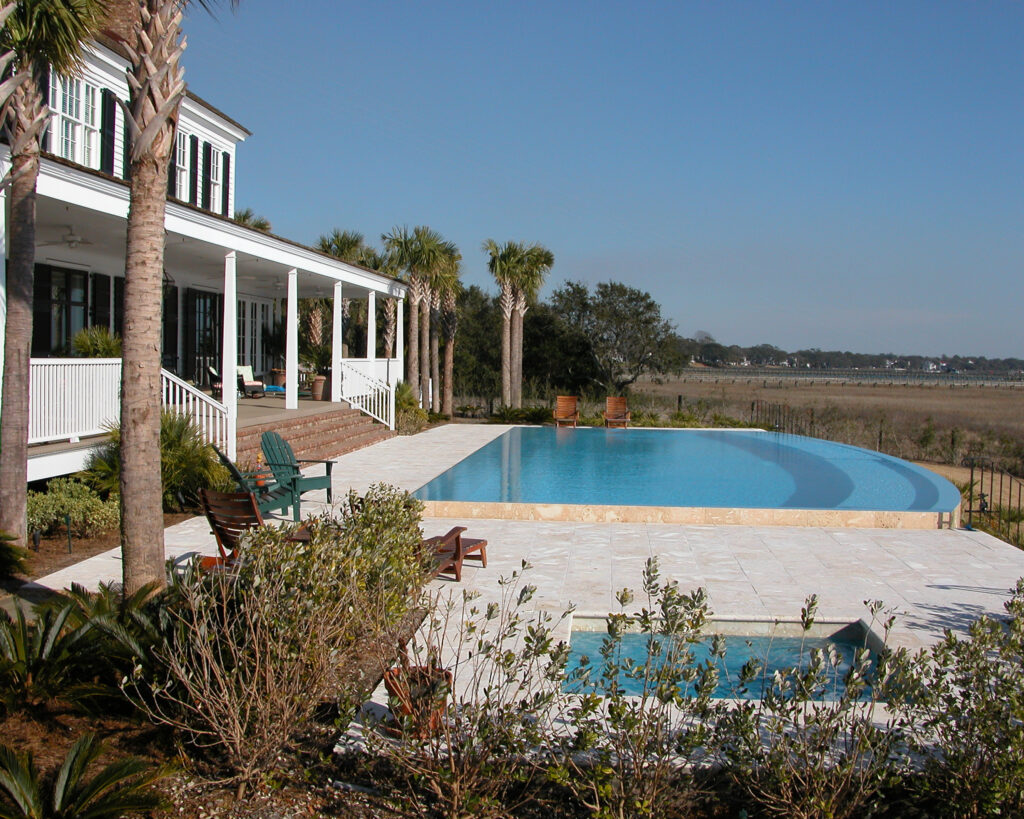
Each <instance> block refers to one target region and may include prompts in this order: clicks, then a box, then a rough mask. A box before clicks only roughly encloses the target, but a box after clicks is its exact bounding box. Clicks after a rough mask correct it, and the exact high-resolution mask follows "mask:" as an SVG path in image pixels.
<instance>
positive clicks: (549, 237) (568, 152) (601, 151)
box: [184, 0, 1024, 357]
mask: <svg viewBox="0 0 1024 819" xmlns="http://www.w3.org/2000/svg"><path fill="white" fill-rule="evenodd" d="M185 30H186V33H187V35H188V41H189V45H188V50H187V51H186V53H185V57H184V64H185V68H186V78H187V79H188V81H189V83H190V87H191V88H192V90H194V91H195V92H196V93H197V94H199V95H200V96H201V97H203V98H205V99H207V100H208V101H209V102H211V103H212V104H214V105H216V106H218V107H220V108H221V109H222V110H224V111H225V112H226V113H228V114H229V115H230V116H232V117H234V118H235V119H237V120H238V121H240V122H241V123H242V124H243V125H245V126H246V127H248V128H249V130H251V131H252V132H253V134H254V135H253V136H252V137H251V138H250V139H249V140H248V141H247V142H246V143H245V144H243V145H242V146H240V149H239V154H238V158H237V172H238V184H237V191H236V193H237V202H238V205H239V206H240V207H245V206H248V207H251V208H253V209H254V210H255V211H256V212H257V213H260V214H262V215H264V216H266V217H267V218H268V219H270V220H271V222H272V223H273V226H274V231H275V232H276V233H279V234H280V235H283V236H287V237H289V238H292V239H295V240H298V241H301V242H308V243H312V242H314V241H315V240H316V238H317V237H318V236H319V235H320V234H321V233H325V232H328V231H329V230H330V229H331V228H333V227H340V228H347V229H353V230H359V231H361V232H362V233H364V234H365V235H366V236H367V237H368V238H371V239H376V238H378V237H379V235H380V234H381V233H382V232H385V231H387V230H389V229H390V228H391V227H392V226H394V225H402V224H408V225H410V226H411V225H415V224H427V225H430V226H431V227H432V228H435V229H436V230H439V231H440V232H441V233H442V234H444V235H445V236H446V237H447V238H449V239H452V240H454V241H455V242H456V243H457V244H458V245H459V247H460V248H461V250H462V253H463V257H464V260H465V272H464V280H465V281H466V282H467V283H474V284H480V285H483V286H485V287H488V288H490V289H491V290H494V287H493V283H492V282H491V281H490V280H489V277H488V274H487V270H486V259H485V257H484V254H483V253H482V252H481V251H480V249H479V248H480V245H481V243H482V242H483V240H484V239H486V238H494V239H496V240H497V241H499V242H502V241H505V240H507V239H517V240H526V241H531V242H532V241H536V242H541V243H542V244H544V245H546V246H547V247H549V248H550V249H551V250H552V251H553V252H554V254H555V267H554V269H553V270H552V273H551V276H550V279H549V283H548V286H547V287H546V288H545V293H547V292H550V289H551V288H552V287H555V286H558V285H559V284H561V283H562V282H563V281H565V280H567V279H575V280H583V281H585V282H589V283H596V282H598V281H606V280H608V279H617V280H620V281H624V282H626V283H628V284H630V285H632V286H635V287H640V288H643V289H645V290H648V291H650V292H651V293H652V295H653V296H654V297H655V298H656V299H658V301H659V302H660V303H661V304H662V308H663V312H664V314H665V315H666V316H667V317H668V318H670V319H672V320H673V321H674V322H675V323H676V325H677V328H678V330H679V331H680V332H681V333H682V334H684V335H692V334H693V333H694V332H696V331H697V330H705V331H707V332H710V333H711V334H712V335H714V336H715V338H716V339H718V340H719V341H722V342H724V343H727V344H743V345H750V344H757V343H772V344H777V345H779V346H781V347H783V348H786V349H798V348H805V347H820V348H823V349H837V348H838V349H850V350H855V351H858V352H887V351H892V352H902V353H919V354H928V355H938V354H942V353H950V354H952V353H954V352H957V353H962V354H972V355H986V356H990V357H991V356H1000V357H1005V356H1016V357H1024V286H1022V283H1021V279H1022V272H1024V270H1022V268H1024V264H1022V262H1024V49H1022V48H1021V43H1022V42H1024V4H1021V3H1010V2H994V3H986V4H977V3H943V2H922V3H917V2H909V0H907V1H906V2H899V3H891V2H888V3H872V2H856V3H852V2H850V3H821V2H807V3H804V2H787V3H774V2H761V3H752V2H746V3H738V2H728V1H727V0H725V1H723V2H700V3H689V2H685V3H684V2H664V3H661V2H658V3H654V2H634V3H626V2H622V3H617V2H603V1H602V0H592V2H580V3H575V2H557V0H556V2H550V1H549V2H515V3H512V2H509V3H500V4H499V3H487V2H483V3H482V2H479V0H478V2H433V3H425V2H377V3H341V2H332V1H331V0H303V2H301V3H293V4H282V3H279V2H271V0H242V2H241V5H240V6H239V7H238V9H237V10H236V11H235V12H230V11H228V10H227V9H226V8H223V9H221V10H220V11H218V13H217V16H216V18H212V17H210V16H208V15H206V14H205V13H204V12H202V11H201V10H192V11H190V13H189V15H188V18H187V19H186V21H185Z"/></svg>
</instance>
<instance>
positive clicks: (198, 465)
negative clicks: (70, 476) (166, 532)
mask: <svg viewBox="0 0 1024 819" xmlns="http://www.w3.org/2000/svg"><path fill="white" fill-rule="evenodd" d="M81 476H82V478H83V480H85V481H86V482H87V483H88V484H89V485H90V486H92V487H93V488H94V489H96V490H97V491H99V492H101V493H103V494H107V495H109V494H113V493H116V492H118V491H119V488H120V486H119V483H120V480H121V434H120V430H119V429H116V428H115V429H112V430H111V431H110V437H109V439H108V441H107V442H106V443H105V444H104V445H103V446H102V447H100V449H99V450H98V451H96V452H94V453H93V454H92V455H91V456H90V457H89V461H88V463H87V464H86V467H85V470H84V471H83V472H82V473H81ZM160 478H161V483H162V485H163V506H164V509H165V510H168V511H169V510H172V509H177V508H179V507H181V506H196V505H197V504H198V502H199V501H198V498H199V490H200V489H203V488H216V487H218V486H222V485H224V484H225V482H227V481H228V476H227V470H226V469H225V468H224V466H223V465H222V464H221V463H220V461H219V459H218V458H217V454H216V453H215V452H214V451H213V447H211V446H210V445H209V444H207V443H206V441H204V440H203V434H202V430H200V428H199V426H198V425H197V424H196V423H195V422H194V421H193V420H192V419H191V418H190V417H189V416H187V415H184V414H182V413H177V412H172V411H170V410H164V411H163V412H162V413H161V415H160Z"/></svg>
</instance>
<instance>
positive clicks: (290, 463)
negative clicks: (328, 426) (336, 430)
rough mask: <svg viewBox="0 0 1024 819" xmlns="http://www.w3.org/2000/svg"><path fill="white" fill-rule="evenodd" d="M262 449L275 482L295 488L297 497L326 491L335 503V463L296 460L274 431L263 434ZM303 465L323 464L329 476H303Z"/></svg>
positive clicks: (307, 459) (284, 442) (329, 498)
mask: <svg viewBox="0 0 1024 819" xmlns="http://www.w3.org/2000/svg"><path fill="white" fill-rule="evenodd" d="M260 448H261V449H262V450H263V458H264V459H265V460H266V462H267V466H269V467H270V469H271V471H272V472H273V473H274V480H276V481H277V482H278V483H280V484H288V485H291V486H294V487H295V496H296V497H299V496H300V495H301V494H302V493H303V492H310V491H312V490H314V489H326V490H327V502H328V503H333V502H334V496H333V494H332V493H331V469H333V468H334V461H320V460H315V459H312V458H296V457H295V451H294V450H293V449H292V446H291V444H289V443H288V442H287V441H286V440H285V439H284V438H282V437H281V436H280V435H278V434H277V433H276V432H274V431H273V430H268V431H267V432H264V433H263V435H262V437H261V438H260ZM302 464H323V465H324V467H325V469H326V473H327V474H325V475H303V474H302V472H301V471H300V469H301V468H302V467H301V465H302ZM296 520H298V518H296Z"/></svg>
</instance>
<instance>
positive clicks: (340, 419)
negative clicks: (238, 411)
mask: <svg viewBox="0 0 1024 819" xmlns="http://www.w3.org/2000/svg"><path fill="white" fill-rule="evenodd" d="M365 417H366V416H364V415H363V414H362V413H361V412H360V411H359V410H357V409H339V410H333V411H330V412H325V413H323V414H321V415H305V416H300V417H298V418H284V419H281V420H276V419H275V420H274V421H269V422H267V423H265V424H258V425H256V426H250V427H244V428H243V429H240V430H239V431H238V435H239V438H241V437H243V436H255V437H257V438H259V437H260V436H261V435H262V434H263V433H264V432H267V431H268V430H276V431H277V432H282V431H285V430H299V429H303V428H307V427H316V426H321V425H322V424H324V423H328V422H330V423H344V422H346V421H349V422H351V421H356V420H358V419H361V418H365Z"/></svg>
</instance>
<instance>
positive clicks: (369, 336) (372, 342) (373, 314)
mask: <svg viewBox="0 0 1024 819" xmlns="http://www.w3.org/2000/svg"><path fill="white" fill-rule="evenodd" d="M366 357H367V358H368V359H370V361H373V360H374V359H375V358H376V357H377V293H376V292H375V291H373V290H371V291H370V293H369V295H368V296H367V297H366Z"/></svg>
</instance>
